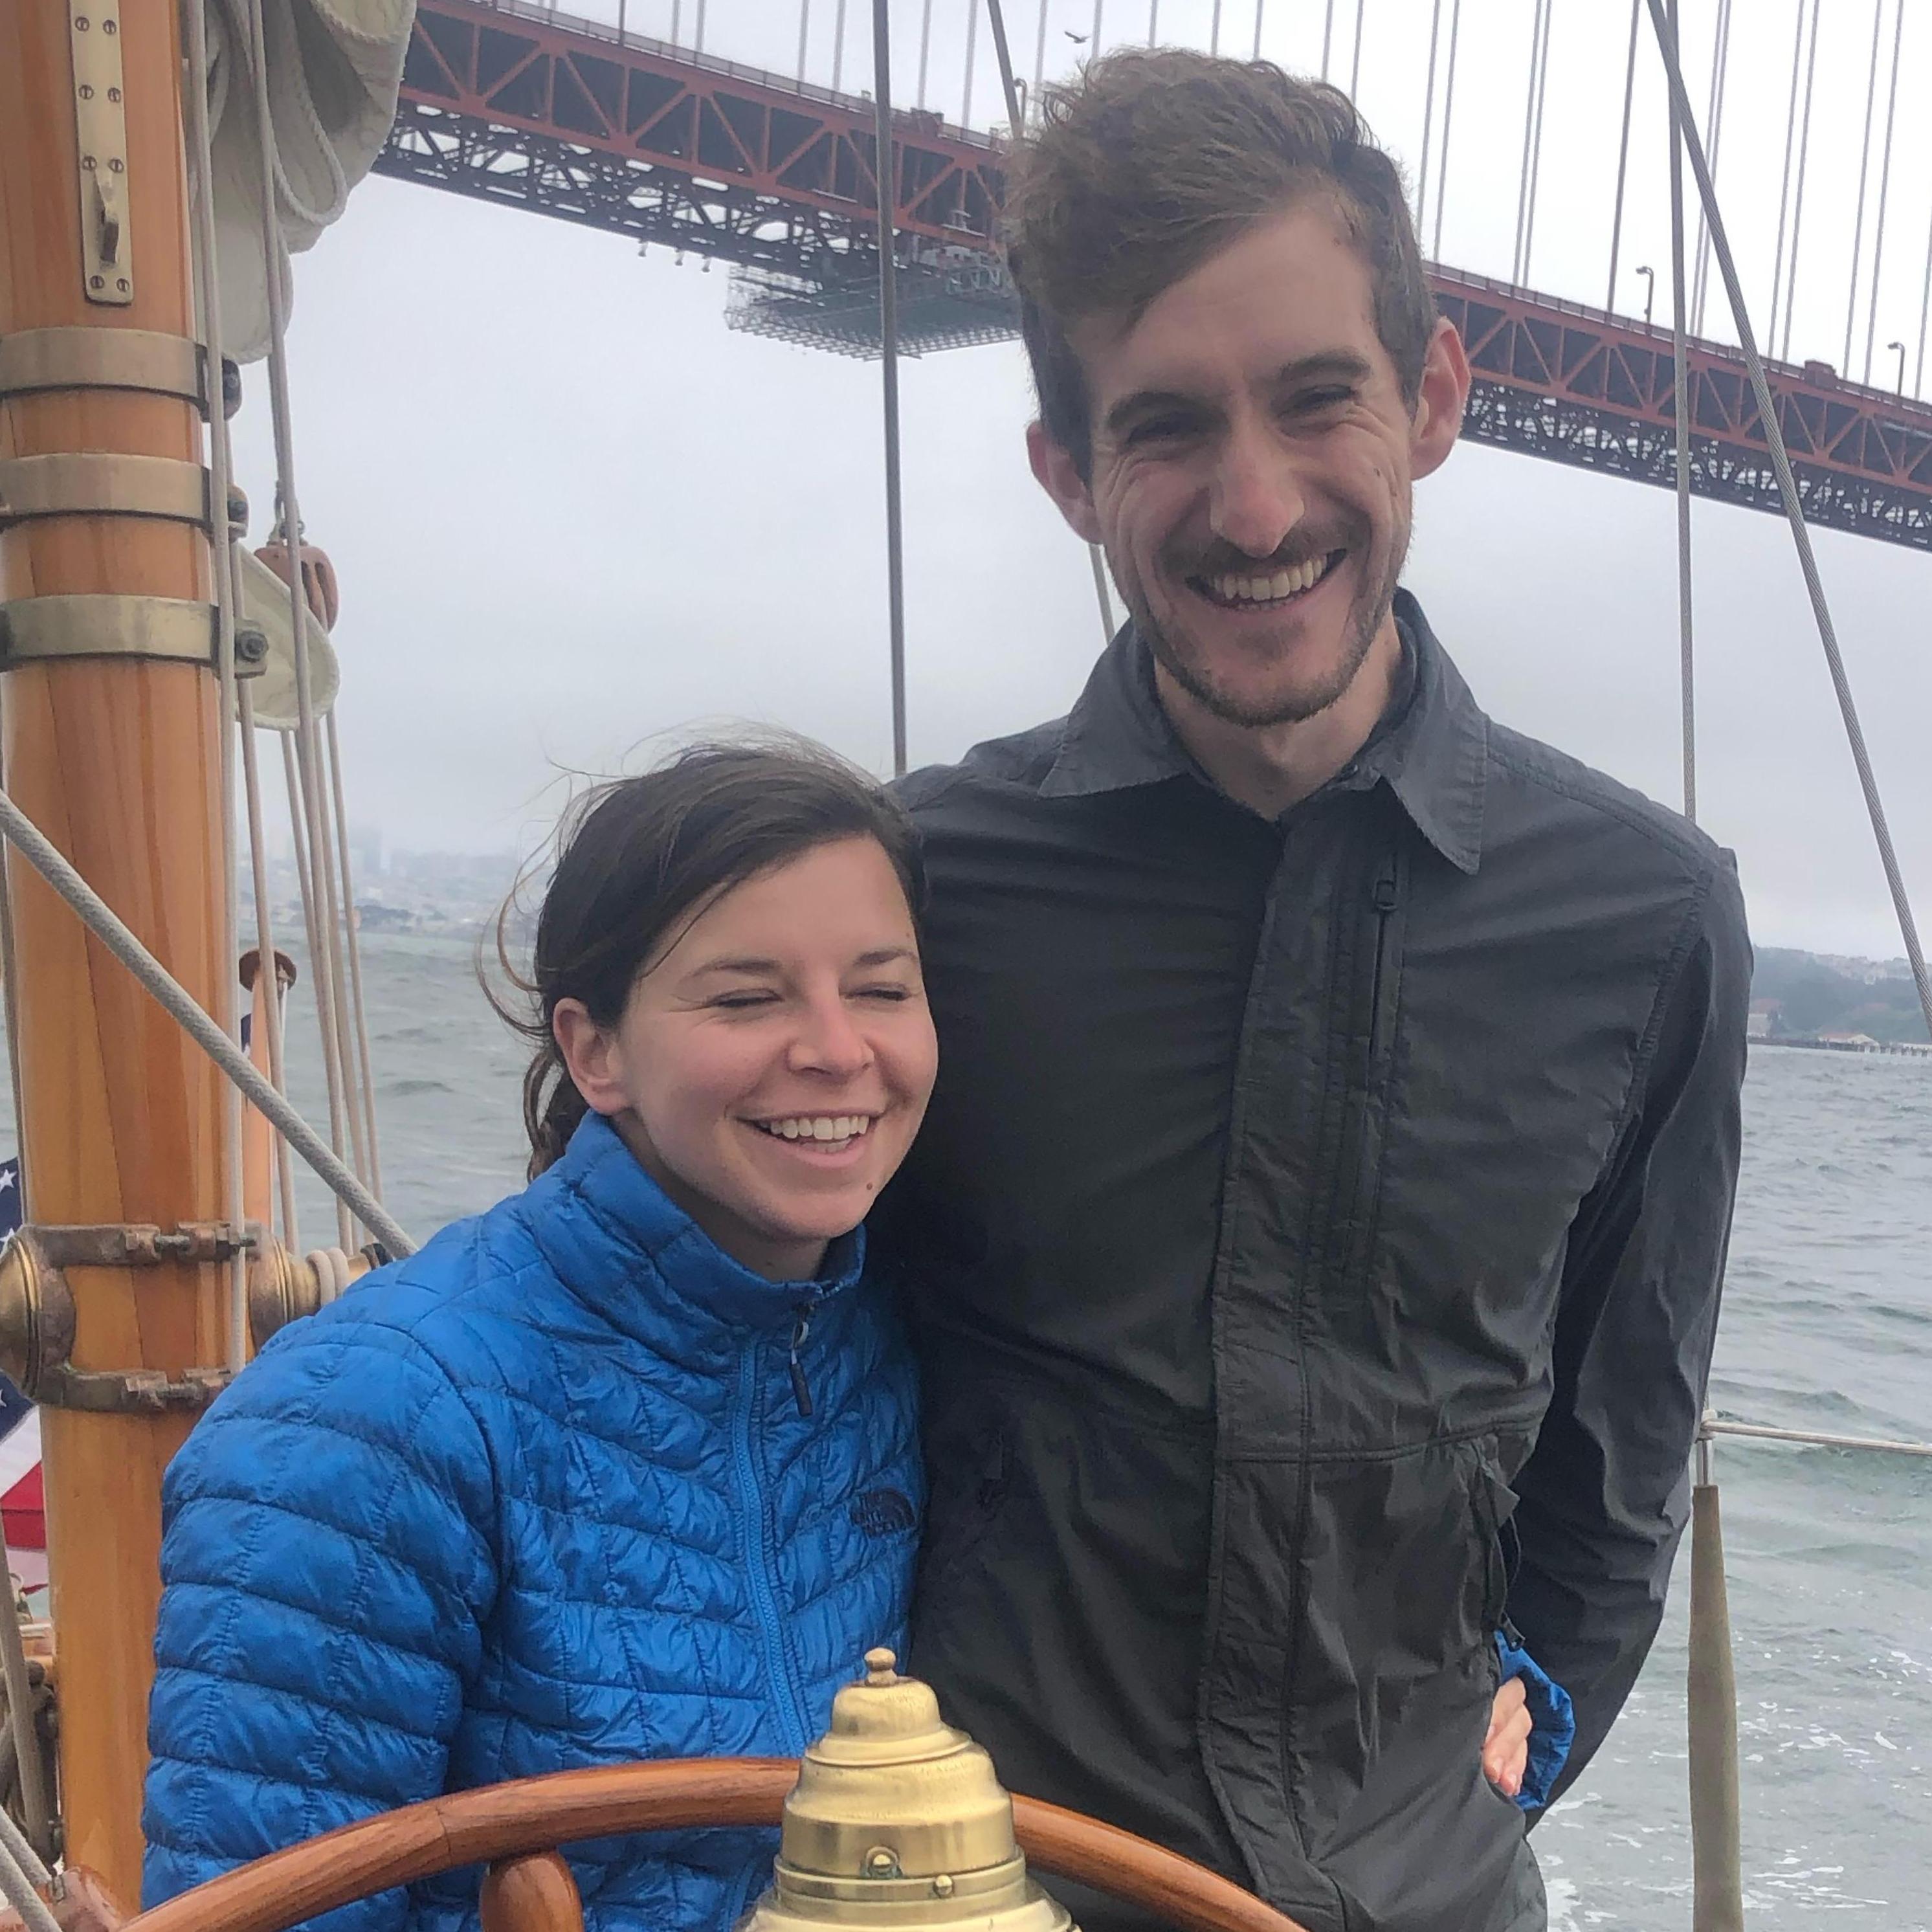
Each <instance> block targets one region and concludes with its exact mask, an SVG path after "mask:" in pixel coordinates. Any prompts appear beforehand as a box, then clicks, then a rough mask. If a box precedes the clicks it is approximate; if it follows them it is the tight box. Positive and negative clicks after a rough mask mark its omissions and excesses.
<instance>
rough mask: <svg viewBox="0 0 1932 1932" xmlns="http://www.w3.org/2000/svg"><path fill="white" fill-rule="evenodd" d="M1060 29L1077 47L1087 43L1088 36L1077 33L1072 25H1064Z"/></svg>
mask: <svg viewBox="0 0 1932 1932" xmlns="http://www.w3.org/2000/svg"><path fill="white" fill-rule="evenodd" d="M1060 31H1061V32H1062V33H1063V34H1065V35H1066V36H1067V38H1068V39H1069V40H1071V41H1072V42H1073V44H1074V45H1075V46H1076V47H1084V46H1085V45H1086V44H1087V36H1086V35H1085V34H1076V32H1075V31H1073V28H1071V27H1062V28H1061V30H1060Z"/></svg>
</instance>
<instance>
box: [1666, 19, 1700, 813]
mask: <svg viewBox="0 0 1932 1932" xmlns="http://www.w3.org/2000/svg"><path fill="white" fill-rule="evenodd" d="M1667 4H1668V5H1669V7H1670V31H1671V37H1672V38H1673V40H1675V39H1676V33H1677V0H1667ZM1684 118H1685V117H1684V116H1683V115H1682V113H1680V111H1679V108H1678V105H1677V97H1676V95H1674V94H1673V95H1672V96H1671V98H1670V359H1671V368H1672V378H1671V404H1670V409H1671V414H1672V416H1673V418H1674V419H1675V420H1676V425H1677V639H1678V682H1679V691H1680V693H1681V694H1682V704H1683V736H1684V816H1685V817H1686V818H1688V819H1689V820H1691V823H1692V824H1696V823H1697V715H1696V685H1695V681H1694V668H1695V666H1694V659H1693V658H1692V655H1691V358H1690V353H1689V349H1688V344H1687V343H1686V341H1685V281H1684Z"/></svg>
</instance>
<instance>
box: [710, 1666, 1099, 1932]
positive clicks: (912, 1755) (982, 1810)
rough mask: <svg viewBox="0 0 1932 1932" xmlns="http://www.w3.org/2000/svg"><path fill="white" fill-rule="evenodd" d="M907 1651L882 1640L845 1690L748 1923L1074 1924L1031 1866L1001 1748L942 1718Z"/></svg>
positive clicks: (805, 1772)
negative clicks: (998, 1761)
mask: <svg viewBox="0 0 1932 1932" xmlns="http://www.w3.org/2000/svg"><path fill="white" fill-rule="evenodd" d="M896 1663H897V1660H896V1659H895V1658H894V1656H893V1655H892V1652H890V1651H889V1650H870V1651H868V1652H866V1653H865V1676H864V1678H863V1679H862V1680H861V1681H860V1682H858V1683H856V1684H848V1685H846V1687H845V1688H844V1690H842V1691H840V1692H839V1693H838V1696H837V1697H835V1699H833V1700H832V1728H831V1729H830V1730H829V1731H828V1732H827V1733H826V1734H825V1736H823V1737H822V1738H820V1739H819V1740H818V1742H817V1743H816V1744H815V1745H813V1746H812V1747H811V1749H810V1750H809V1751H807V1752H806V1753H805V1757H804V1759H803V1760H802V1763H800V1764H799V1776H798V1784H797V1785H796V1787H795V1788H794V1790H793V1792H792V1794H791V1796H790V1797H789V1798H787V1799H786V1800H785V1808H784V1831H783V1833H782V1835H781V1839H780V1843H779V1846H778V1862H777V1864H776V1866H775V1868H774V1870H773V1873H772V1888H771V1889H770V1890H769V1891H767V1892H766V1894H764V1896H763V1897H762V1898H760V1900H758V1903H757V1906H756V1907H755V1908H754V1910H753V1911H752V1912H751V1916H750V1917H749V1918H748V1919H747V1920H746V1921H745V1927H744V1932H807V1928H811V1932H822V1928H823V1927H825V1926H826V1925H828V1924H831V1925H851V1926H877V1927H888V1926H889V1927H898V1928H904V1927H924V1926H939V1925H956V1924H967V1923H969V1922H970V1923H971V1924H972V1925H974V1927H983V1928H985V1932H1074V1927H1073V1921H1072V1919H1071V1918H1070V1917H1069V1916H1068V1915H1067V1910H1066V1908H1065V1907H1064V1906H1061V1905H1060V1904H1059V1903H1057V1902H1056V1901H1055V1900H1053V1899H1051V1898H1049V1897H1048V1896H1047V1895H1046V1893H1045V1892H1043V1891H1041V1890H1040V1887H1039V1886H1038V1885H1036V1884H1034V1882H1033V1881H1032V1880H1031V1879H1029V1878H1028V1876H1027V1870H1026V1860H1025V1858H1023V1857H1022V1855H1020V1850H1019V1846H1018V1845H1017V1844H1016V1843H1015V1842H1014V1839H1013V1800H1012V1799H1010V1798H1009V1797H1008V1796H1007V1794H1006V1793H1005V1792H1004V1790H1001V1787H1000V1783H999V1780H998V1778H996V1777H995V1775H994V1773H993V1761H992V1759H991V1758H990V1757H988V1756H987V1755H986V1752H985V1751H983V1749H982V1748H980V1746H979V1745H976V1744H975V1743H974V1742H973V1740H972V1739H971V1738H969V1737H968V1736H967V1735H966V1734H965V1732H964V1731H956V1730H953V1728H952V1727H950V1725H947V1724H943V1723H941V1721H940V1716H939V1701H938V1699H937V1698H936V1697H934V1695H933V1694H932V1689H931V1688H930V1687H929V1685H924V1684H922V1683H920V1682H919V1681H918V1680H917V1679H915V1678H910V1677H901V1676H900V1675H899V1674H898V1670H897V1669H896V1667H895V1666H896Z"/></svg>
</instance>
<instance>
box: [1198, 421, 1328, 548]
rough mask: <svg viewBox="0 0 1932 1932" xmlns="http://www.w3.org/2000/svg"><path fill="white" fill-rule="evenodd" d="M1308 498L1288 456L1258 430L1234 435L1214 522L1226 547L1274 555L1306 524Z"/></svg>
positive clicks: (1219, 469) (1220, 468)
mask: <svg viewBox="0 0 1932 1932" xmlns="http://www.w3.org/2000/svg"><path fill="white" fill-rule="evenodd" d="M1307 507H1308V505H1307V497H1306V496H1305V494H1304V492H1303V490H1302V487H1301V481H1300V478H1298V476H1297V475H1296V474H1295V465H1294V463H1293V462H1292V460H1291V458H1290V457H1289V453H1288V452H1287V451H1286V450H1285V449H1283V448H1282V447H1281V446H1280V443H1277V441H1276V440H1274V438H1273V437H1269V436H1267V435H1265V434H1262V433H1259V432H1258V431H1247V432H1242V431H1237V432H1236V433H1235V434H1234V435H1232V436H1231V437H1229V440H1228V442H1227V444H1226V446H1225V447H1224V448H1223V450H1222V452H1221V454H1220V460H1219V462H1218V463H1217V466H1216V469H1215V475H1214V484H1213V490H1212V497H1211V502H1210V505H1209V519H1210V521H1211V523H1212V524H1213V526H1214V534H1215V535H1217V537H1219V538H1220V539H1221V541H1223V543H1226V544H1230V545H1232V547H1234V548H1235V549H1236V550H1240V551H1241V552H1242V553H1244V555H1246V556H1252V557H1256V558H1265V557H1270V556H1274V553H1275V552H1276V551H1277V550H1279V549H1280V547H1281V546H1282V542H1283V539H1284V538H1286V536H1287V535H1288V533H1289V531H1290V530H1292V529H1294V527H1295V525H1296V524H1297V523H1299V522H1301V518H1302V515H1303V513H1304V511H1306V510H1307Z"/></svg>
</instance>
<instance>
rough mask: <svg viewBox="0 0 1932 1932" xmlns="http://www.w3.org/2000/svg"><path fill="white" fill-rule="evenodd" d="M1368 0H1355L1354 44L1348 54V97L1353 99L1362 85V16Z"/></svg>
mask: <svg viewBox="0 0 1932 1932" xmlns="http://www.w3.org/2000/svg"><path fill="white" fill-rule="evenodd" d="M1368 6H1369V0H1355V46H1354V48H1353V49H1352V50H1351V52H1350V53H1349V99H1350V100H1351V101H1353V100H1354V99H1355V96H1356V95H1358V93H1359V92H1361V86H1362V16H1363V15H1364V13H1367V11H1368Z"/></svg>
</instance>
